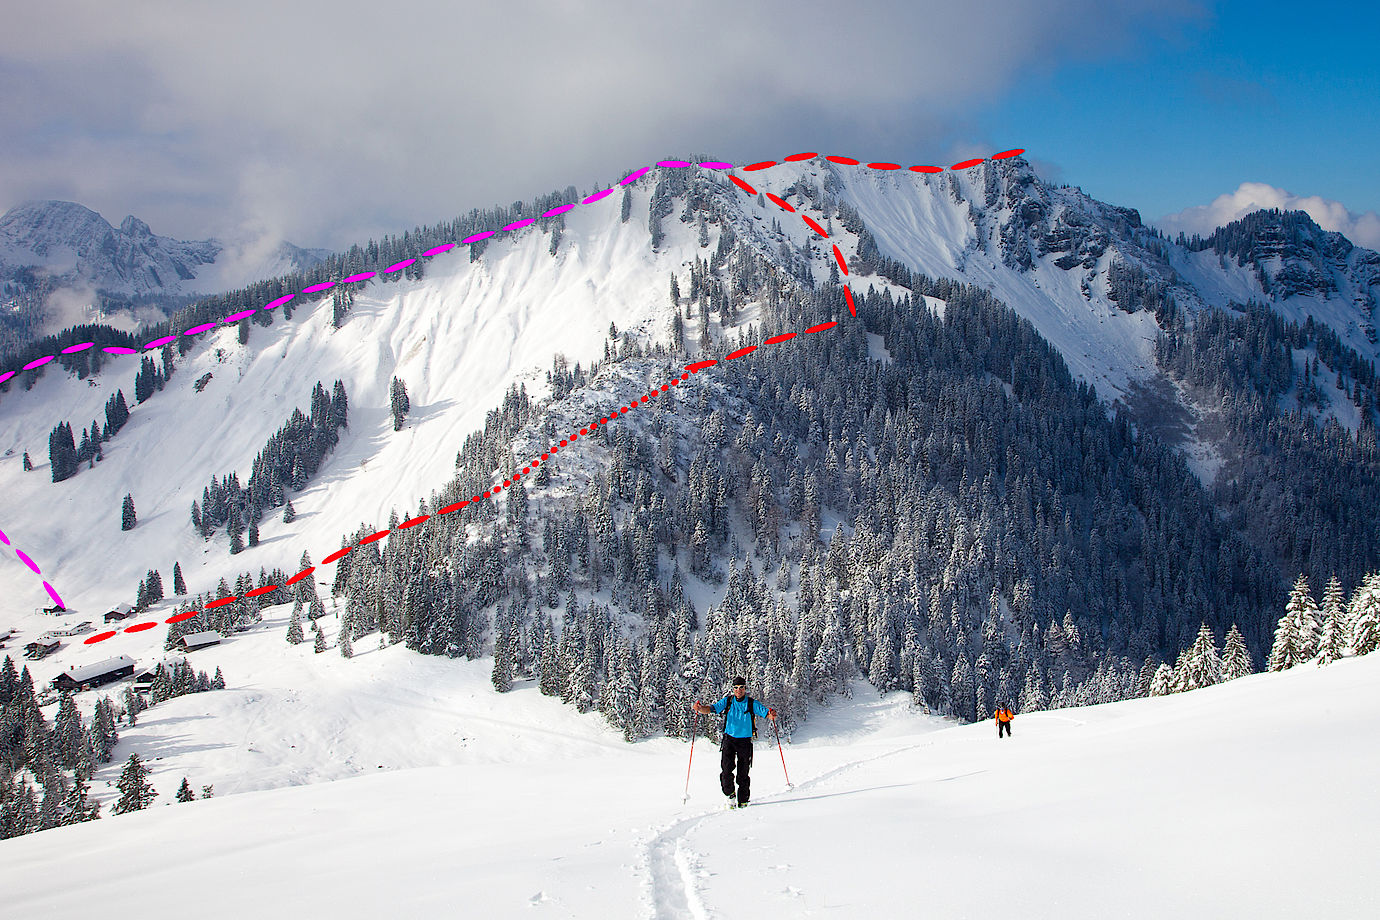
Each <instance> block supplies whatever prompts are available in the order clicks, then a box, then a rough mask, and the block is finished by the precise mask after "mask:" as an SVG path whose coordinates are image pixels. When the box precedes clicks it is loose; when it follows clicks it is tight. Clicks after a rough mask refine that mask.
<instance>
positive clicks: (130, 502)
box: [120, 493, 138, 530]
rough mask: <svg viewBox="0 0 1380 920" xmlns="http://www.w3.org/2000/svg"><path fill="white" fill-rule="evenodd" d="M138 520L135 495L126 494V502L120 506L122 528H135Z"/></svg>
mask: <svg viewBox="0 0 1380 920" xmlns="http://www.w3.org/2000/svg"><path fill="white" fill-rule="evenodd" d="M136 523H138V520H137V518H136V516H135V514H134V496H132V495H129V494H128V493H126V494H125V500H124V504H123V505H122V506H121V507H120V529H121V530H133V529H134V525H135V524H136Z"/></svg>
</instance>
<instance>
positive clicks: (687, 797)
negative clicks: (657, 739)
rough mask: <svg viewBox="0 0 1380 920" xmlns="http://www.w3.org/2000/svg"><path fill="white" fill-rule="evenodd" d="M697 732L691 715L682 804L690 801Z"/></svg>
mask: <svg viewBox="0 0 1380 920" xmlns="http://www.w3.org/2000/svg"><path fill="white" fill-rule="evenodd" d="M692 708H693V707H692ZM697 734H699V732H697V731H695V718H694V716H691V717H690V762H689V763H687V764H686V765H685V798H683V799H681V800H680V804H682V805H684V804H685V803H686V802H688V801H690V764H693V763H694V762H695V736H696V735H697ZM783 763H784V761H783Z"/></svg>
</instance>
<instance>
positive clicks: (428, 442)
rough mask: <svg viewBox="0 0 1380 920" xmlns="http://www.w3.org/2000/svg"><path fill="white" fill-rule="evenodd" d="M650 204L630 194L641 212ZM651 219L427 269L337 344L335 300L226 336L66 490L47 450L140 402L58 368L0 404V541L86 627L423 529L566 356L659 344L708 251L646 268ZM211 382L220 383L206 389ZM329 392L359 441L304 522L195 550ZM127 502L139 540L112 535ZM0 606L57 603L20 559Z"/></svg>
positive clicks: (599, 209) (674, 237)
mask: <svg viewBox="0 0 1380 920" xmlns="http://www.w3.org/2000/svg"><path fill="white" fill-rule="evenodd" d="M648 194H649V190H647V189H643V190H640V191H639V192H637V193H635V194H634V199H635V200H636V202H637V207H638V208H639V209H640V213H641V214H642V215H645V214H646V213H647V209H646V201H647V195H648ZM645 220H646V218H645V216H644V217H643V218H642V220H641V221H639V220H636V219H634V220H630V221H629V222H628V223H621V222H620V221H619V211H618V200H617V199H616V198H614V199H611V200H610V202H601V203H600V204H598V205H595V206H591V207H589V208H585V209H582V210H580V211H577V212H573V213H572V214H570V215H568V216H567V220H566V229H565V231H564V233H563V235H562V241H561V246H560V249H559V251H558V253H557V255H556V256H555V258H554V260H553V258H552V256H551V255H550V254H549V236H547V235H545V234H542V233H540V232H537V231H536V230H535V229H530V230H528V231H524V232H521V233H519V234H517V235H515V236H512V237H508V238H505V239H503V240H500V241H496V242H494V243H492V245H490V246H489V247H488V249H487V251H486V252H485V254H484V256H483V257H482V258H481V259H479V260H478V261H475V262H471V261H469V257H468V254H467V250H463V249H461V250H456V251H454V252H451V253H448V254H446V255H443V256H439V257H437V258H435V259H432V260H431V261H430V262H429V263H428V266H427V276H426V278H425V279H423V280H421V281H399V282H392V283H388V284H382V283H375V284H370V285H368V286H366V287H364V288H362V289H361V290H360V291H359V292H358V293H357V295H356V300H355V303H354V306H353V308H352V309H351V310H350V312H349V314H348V315H347V318H346V320H345V322H344V324H343V325H342V327H341V328H340V329H333V328H332V327H331V313H332V309H331V301H330V299H329V298H328V299H326V300H323V301H320V302H319V303H318V304H316V305H314V306H303V307H299V308H298V310H297V312H295V313H294V314H293V317H292V319H291V320H290V321H287V322H284V321H283V320H282V319H281V318H280V319H279V321H278V322H277V323H276V324H275V325H273V326H272V327H269V328H263V327H259V326H254V327H251V328H252V330H253V331H252V334H251V337H250V340H249V343H248V345H247V346H240V345H239V344H238V343H237V342H236V338H235V330H234V329H232V328H227V329H224V330H222V331H220V332H218V333H214V334H213V335H212V337H210V338H206V337H203V339H205V340H204V341H200V342H199V343H198V345H197V346H196V348H195V349H194V350H193V351H192V352H191V353H190V354H189V355H187V356H186V357H185V358H183V359H180V360H179V364H178V370H177V371H176V373H175V374H174V376H173V377H172V379H171V380H170V381H169V383H168V386H167V387H166V388H165V389H164V390H163V391H162V392H159V393H155V394H154V395H153V397H152V398H151V399H149V400H148V401H147V402H145V403H143V404H141V405H139V406H136V407H134V408H133V412H132V414H131V417H130V421H129V423H128V425H127V426H126V427H125V428H124V429H123V430H122V431H121V432H120V433H119V435H118V436H116V438H115V439H113V440H112V441H110V442H109V443H107V444H106V445H105V446H104V456H105V459H104V460H103V461H102V462H100V463H98V464H96V465H95V466H94V467H93V468H91V469H83V470H82V471H81V472H79V473H78V474H77V475H76V476H75V477H73V478H72V479H70V480H67V481H65V482H62V483H56V484H55V483H53V482H51V481H50V480H51V472H50V469H49V467H48V463H47V456H48V451H47V438H48V433H49V432H50V431H51V429H52V427H53V426H54V424H56V423H57V422H58V421H60V420H68V421H70V422H71V424H72V425H73V428H74V429H80V428H83V427H85V426H87V425H89V424H90V422H91V421H92V420H93V419H96V420H99V421H101V422H102V423H104V419H105V416H104V410H103V406H104V404H105V401H106V400H107V399H108V398H109V396H110V395H111V394H113V393H114V392H115V390H116V388H117V387H119V388H123V390H124V393H125V395H126V397H127V399H129V400H130V402H131V403H132V402H133V393H134V391H133V385H132V379H133V374H134V371H135V370H136V368H137V366H136V365H135V364H133V363H131V362H130V359H117V360H115V361H112V362H111V363H110V364H108V365H107V366H106V369H105V370H104V371H103V373H102V374H100V375H98V376H97V377H95V378H92V379H89V380H88V381H86V382H79V381H76V380H75V379H74V378H69V377H68V376H67V375H65V374H63V373H62V372H60V371H59V372H56V373H51V372H50V373H48V374H47V375H45V376H44V377H43V378H42V379H41V380H40V381H39V382H38V384H37V385H36V386H35V387H34V388H33V390H32V391H29V392H24V391H22V389H20V388H15V389H14V390H13V391H12V392H11V393H10V394H8V395H7V396H5V397H4V399H3V401H0V419H3V425H0V494H3V495H4V502H3V517H2V518H0V530H3V531H4V532H5V533H6V534H7V535H8V536H9V537H10V538H11V540H12V541H13V542H14V545H15V546H16V547H17V548H20V549H22V550H23V551H24V552H25V553H27V554H28V555H29V556H31V557H32V558H33V559H34V560H35V562H37V563H38V564H39V566H40V567H42V568H43V569H44V570H45V572H46V573H48V574H49V576H50V577H51V580H52V582H53V584H55V585H56V586H57V587H58V589H59V591H60V592H61V594H62V596H63V599H64V600H65V601H66V602H67V603H68V605H69V607H71V608H73V609H75V610H77V611H81V612H83V615H84V616H88V617H89V616H90V614H92V613H100V612H103V611H105V610H107V609H109V608H110V607H111V606H113V605H114V604H115V603H117V602H119V601H132V600H133V596H134V592H135V589H136V587H137V585H138V583H139V581H140V580H141V579H142V578H143V577H144V574H145V572H146V571H147V570H149V569H158V570H159V571H160V572H161V574H162V575H163V580H164V583H165V585H168V586H170V585H171V581H170V578H171V571H172V566H173V563H174V562H178V561H180V562H181V564H182V569H183V571H184V573H185V575H186V579H187V585H188V587H189V589H190V590H191V591H192V592H193V593H196V592H200V591H211V590H214V588H215V586H216V584H217V582H218V581H219V579H220V578H221V577H223V576H228V577H230V578H231V579H232V580H233V576H234V574H235V573H238V572H241V571H244V570H246V569H249V570H252V571H257V570H258V569H259V568H260V567H267V568H269V569H272V568H273V567H274V566H279V567H281V568H283V569H284V570H285V571H294V572H295V571H297V569H296V563H297V560H298V558H299V557H300V556H301V554H302V552H303V551H304V550H305V551H308V552H310V553H311V554H312V558H313V559H315V560H320V559H321V558H322V557H323V556H325V555H326V554H327V553H329V552H331V551H332V550H333V549H334V548H336V547H337V546H339V541H340V537H341V535H342V534H344V533H346V532H353V531H354V530H355V528H356V527H358V526H359V525H360V524H361V523H370V524H377V525H379V526H385V525H386V522H387V519H388V514H389V512H390V511H391V510H394V509H396V510H397V511H398V512H399V513H400V514H402V515H404V516H407V515H408V514H409V513H411V512H414V511H415V509H416V508H417V504H418V502H419V500H421V499H423V498H426V497H428V496H429V495H430V494H431V493H432V491H433V490H435V489H439V488H440V487H441V486H443V485H444V484H445V483H446V482H447V480H448V479H449V478H450V476H451V475H452V474H453V472H454V463H455V457H456V454H457V452H458V451H459V449H460V447H461V445H462V444H463V442H464V439H465V437H466V436H467V435H468V434H469V433H471V432H472V431H474V430H475V429H477V428H482V427H483V423H484V416H485V413H486V412H487V411H489V410H490V409H492V408H494V407H495V406H497V405H498V404H499V403H500V402H501V401H502V396H503V393H504V392H505V391H506V390H507V389H508V388H509V387H510V386H512V385H514V384H517V383H523V384H524V385H525V386H527V388H528V390H529V392H534V393H538V392H540V391H541V390H542V389H544V386H545V372H546V371H547V370H549V369H550V368H551V364H552V359H553V356H554V355H555V354H556V353H558V352H561V353H564V354H565V355H566V356H567V357H568V358H569V361H570V364H571V365H572V366H573V365H574V364H575V363H576V362H581V363H583V364H584V365H585V366H586V367H587V366H588V365H589V363H590V362H591V361H592V360H594V359H598V358H602V357H603V345H604V343H605V341H606V340H607V334H608V329H609V325H610V323H616V324H617V327H618V329H619V330H620V334H621V332H622V331H624V330H632V331H634V332H638V331H640V332H641V333H643V334H646V335H647V336H648V337H649V338H650V337H653V336H655V335H660V336H664V335H665V331H666V329H667V328H668V326H669V320H668V314H669V311H670V305H669V302H668V297H667V280H668V277H669V274H670V272H671V271H672V270H673V269H677V270H679V269H681V268H682V266H683V265H684V264H685V263H686V262H688V261H690V260H691V259H692V258H693V257H694V255H695V254H697V253H699V252H700V249H699V248H698V246H697V245H696V242H695V240H694V232H693V231H692V230H691V229H689V228H687V227H686V226H684V225H682V224H680V223H679V222H675V221H668V222H667V224H668V227H667V238H666V241H665V243H664V245H663V247H662V250H661V251H660V252H659V253H655V254H654V253H653V252H652V251H651V249H650V247H649V245H648V237H647V227H646V223H645ZM207 373H209V374H211V375H212V377H211V380H210V381H209V382H208V383H207V384H206V386H205V387H204V389H203V390H202V391H201V392H199V393H198V392H196V389H195V387H194V384H195V383H196V381H197V380H198V379H199V378H201V377H202V376H203V375H205V374H207ZM394 375H396V376H398V377H399V378H401V379H402V380H403V381H404V383H405V384H406V386H407V390H408V394H409V397H410V400H411V404H412V411H411V413H410V414H409V416H408V419H407V423H406V425H405V426H404V428H403V429H402V430H401V431H399V432H394V431H393V426H392V420H391V417H390V415H389V409H388V406H389V384H390V381H391V379H392V377H393V376H394ZM337 378H339V379H341V380H343V382H344V384H345V387H346V391H347V393H348V396H349V405H350V416H349V430H348V431H347V432H342V439H341V442H340V444H339V445H338V446H337V447H336V449H335V450H334V452H333V453H332V454H331V455H330V456H329V458H328V459H327V461H326V463H325V465H324V466H323V468H322V470H321V471H320V472H319V473H318V475H317V477H316V479H315V480H314V481H313V482H312V483H311V484H310V485H309V486H308V488H307V489H306V490H305V491H304V492H302V493H294V494H293V495H292V496H291V497H292V501H293V505H294V508H295V510H296V512H297V520H296V521H295V522H294V523H293V524H291V525H284V524H283V523H282V522H281V520H279V519H278V518H276V517H268V518H266V519H265V521H264V523H263V525H262V533H261V537H262V543H261V544H260V545H259V546H258V547H255V548H252V549H249V550H246V551H245V552H244V553H242V554H240V555H238V556H233V557H232V556H230V555H229V553H228V550H227V544H226V542H225V537H224V535H223V534H222V535H221V536H220V537H219V538H218V539H216V540H213V541H212V542H211V543H209V544H208V543H205V542H203V541H202V540H201V538H200V537H199V536H197V535H196V534H195V533H194V532H193V530H192V527H191V524H190V520H191V518H190V511H191V505H192V502H193V501H194V500H199V499H200V498H201V494H202V489H203V488H204V487H205V486H207V485H208V484H209V483H210V480H211V477H212V475H217V476H223V475H225V474H227V473H229V472H230V471H232V470H234V471H238V473H239V476H240V480H241V482H244V481H245V480H246V479H247V477H248V472H249V470H250V467H251V464H252V462H253V459H254V456H255V454H256V453H257V452H258V451H259V450H261V449H262V447H263V444H264V442H265V441H266V439H267V438H268V437H269V436H270V435H271V434H272V433H273V432H274V431H275V430H276V429H277V428H278V427H279V426H280V425H282V424H283V423H284V422H285V421H286V420H287V418H288V416H289V415H290V414H291V412H292V409H293V407H294V406H298V407H302V408H303V410H304V411H306V410H307V409H308V408H309V396H310V393H311V389H312V387H313V386H314V385H315V383H316V382H317V381H318V380H320V381H323V382H324V384H325V386H326V388H327V390H328V391H329V390H330V388H331V383H332V381H333V380H335V379H337ZM26 450H27V451H28V452H29V454H30V456H31V457H32V459H33V461H34V463H35V467H36V468H35V469H34V470H33V471H32V472H29V473H25V472H23V471H22V468H21V460H22V457H23V454H24V452H25V451H26ZM126 493H130V494H131V495H132V496H133V498H134V503H135V508H136V511H137V514H138V520H139V523H138V526H137V527H136V528H135V529H134V530H132V531H129V532H121V531H120V517H119V511H120V502H121V499H122V497H123V496H124V495H125V494H126ZM323 577H329V576H324V575H323ZM0 595H2V596H4V597H6V598H7V601H6V602H5V607H6V608H7V609H6V614H8V615H10V618H11V619H12V620H14V621H13V622H11V623H8V624H5V623H0V625H13V626H16V627H24V628H25V629H26V630H31V631H33V632H34V633H35V634H37V633H38V632H42V631H43V630H44V629H46V628H47V625H46V624H47V622H48V621H46V620H37V621H30V620H28V619H25V617H27V616H30V615H32V613H31V612H32V611H33V609H34V608H35V607H37V606H39V605H40V604H47V603H50V602H49V601H48V600H46V595H45V594H44V592H43V589H42V586H41V584H40V582H39V580H38V579H37V578H35V577H34V576H33V574H32V573H31V572H30V571H29V570H28V569H27V568H25V567H24V566H23V565H21V564H20V563H19V562H18V560H17V559H15V558H14V556H13V554H10V553H6V554H5V558H4V560H3V561H0ZM156 632H159V633H160V634H159V635H158V636H155V635H154V634H153V633H146V634H143V635H142V636H138V635H122V636H121V637H120V638H119V639H118V640H110V641H108V642H106V643H104V645H103V646H101V648H100V649H99V651H100V652H101V653H102V657H103V656H104V654H105V653H109V654H118V653H120V652H122V651H124V650H125V648H124V646H125V645H126V644H128V645H129V646H131V647H135V649H136V651H135V654H137V653H138V651H139V649H140V648H142V646H144V645H149V646H153V645H158V644H160V643H161V631H156ZM26 641H28V640H26ZM117 644H119V645H121V648H114V646H115V645H117ZM108 646H109V647H110V648H107V647H108ZM95 651H96V650H93V649H87V650H85V652H86V653H87V654H95ZM60 656H61V653H60ZM61 657H65V656H61ZM56 661H57V659H54V662H56ZM70 663H72V662H71V661H63V662H62V667H66V666H67V664H70ZM37 670H39V671H42V670H43V666H42V665H40V666H39V668H38V669H37Z"/></svg>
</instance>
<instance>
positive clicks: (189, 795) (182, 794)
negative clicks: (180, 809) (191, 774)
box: [177, 776, 196, 802]
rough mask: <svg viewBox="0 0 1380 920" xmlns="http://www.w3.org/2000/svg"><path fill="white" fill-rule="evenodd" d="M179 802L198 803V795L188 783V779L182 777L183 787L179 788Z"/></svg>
mask: <svg viewBox="0 0 1380 920" xmlns="http://www.w3.org/2000/svg"><path fill="white" fill-rule="evenodd" d="M177 800H178V801H179V802H194V801H196V793H195V792H193V791H192V785H191V783H189V782H187V777H185V776H184V777H182V785H181V786H178V787H177Z"/></svg>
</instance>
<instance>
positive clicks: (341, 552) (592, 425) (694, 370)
mask: <svg viewBox="0 0 1380 920" xmlns="http://www.w3.org/2000/svg"><path fill="white" fill-rule="evenodd" d="M837 325H838V323H837V322H828V323H820V324H818V325H815V326H811V327H810V328H809V329H806V330H804V332H803V333H796V332H788V333H784V334H782V335H776V336H772V337H771V338H770V339H767V340H766V344H769V345H775V344H777V343H778V342H787V341H790V340H791V339H793V338H795V337H796V336H797V335H805V334H810V333H815V332H824V331H825V330H827V329H832V328H834V327H835V326H837ZM756 350H757V346H756V345H749V346H747V347H746V348H740V349H738V350H737V351H734V352H730V353H729V354H727V355H725V356H724V358H723V360H725V361H732V360H733V359H735V358H741V357H744V356H745V355H749V354H751V353H752V352H754V351H756ZM718 363H719V362H718V361H696V362H694V363H693V364H688V365H686V367H685V370H684V371H683V372H682V373H681V375H680V376H679V377H676V378H674V379H672V380H671V382H670V383H663V384H662V385H661V386H660V387H659V388H657V389H654V390H651V391H650V392H648V393H647V394H646V395H645V396H642V397H640V398H638V399H634V400H633V401H632V402H630V403H628V404H627V405H626V406H623V407H621V408H619V409H616V410H615V411H613V412H610V413H609V414H608V415H605V416H604V417H603V418H600V419H596V420H593V421H591V422H589V423H588V424H586V425H584V426H582V427H581V428H580V430H579V431H572V432H571V433H570V435H569V436H568V437H565V438H561V440H560V442H559V443H557V444H552V445H551V446H550V447H548V448H547V449H546V450H545V451H543V452H542V455H541V456H540V457H534V458H533V459H532V461H531V462H530V463H528V464H527V465H526V466H524V467H523V468H522V469H521V470H516V471H514V472H513V473H511V474H509V476H508V478H507V479H505V480H503V482H501V483H499V484H498V485H496V486H494V487H493V488H491V489H489V491H487V492H482V493H480V494H479V495H474V496H471V497H470V498H467V499H465V500H464V501H458V502H455V503H454V504H451V505H446V506H445V507H444V508H440V509H438V510H437V511H436V512H435V513H434V514H423V515H420V516H418V517H414V518H410V519H408V520H406V521H403V522H402V523H401V524H399V525H398V526H397V527H396V528H395V529H396V530H407V529H408V528H409V527H416V526H417V525H419V524H424V523H426V522H427V521H429V520H431V519H432V518H434V517H440V516H441V515H443V514H452V513H454V512H456V511H459V510H460V509H462V508H465V507H468V506H469V505H473V504H477V503H478V502H481V501H485V500H487V499H490V498H492V497H493V496H496V495H498V493H499V492H502V491H503V490H504V489H511V488H512V487H513V486H515V485H517V484H518V482H519V481H520V480H521V479H522V478H523V477H524V476H529V475H531V474H532V472H533V471H534V470H536V469H537V468H538V467H540V466H541V464H542V462H543V461H545V460H548V459H549V458H550V457H551V455H552V454H555V453H558V452H559V451H560V449H561V448H562V447H567V446H569V445H571V444H573V443H575V442H576V441H578V440H579V439H580V438H581V437H582V436H586V435H590V434H593V433H594V432H595V430H597V429H598V428H599V427H600V426H601V425H608V423H609V422H611V421H614V420H615V419H618V418H620V417H622V416H624V415H627V414H628V413H629V412H632V411H633V410H634V409H638V408H640V407H641V406H643V405H646V404H647V403H648V402H649V401H651V400H652V399H655V398H656V397H658V396H660V395H661V394H663V393H667V392H669V391H670V389H671V387H674V386H680V384H682V383H684V382H685V381H686V380H689V379H690V376H691V375H692V374H698V373H699V372H700V371H702V370H706V369H708V368H711V367H713V366H715V365H716V364H718ZM390 533H393V530H380V531H378V532H377V533H372V534H370V535H369V536H367V537H364V538H363V539H361V540H360V541H359V542H358V543H355V544H354V545H352V546H345V547H341V548H340V549H338V550H336V551H335V552H333V553H331V554H330V555H329V556H327V557H326V558H325V559H322V560H321V563H320V564H321V565H323V566H324V565H331V564H332V563H335V562H338V561H340V560H341V559H343V558H344V557H345V556H346V555H347V554H349V553H350V552H351V551H353V550H354V549H355V548H356V547H359V546H367V545H369V544H370V543H376V542H378V541H379V540H382V539H383V538H384V537H386V536H388V535H389V534H390ZM316 569H317V566H314V565H313V566H308V567H307V568H305V569H303V570H302V571H300V572H298V573H297V574H296V575H294V576H292V577H291V578H289V579H288V580H287V581H285V582H283V584H282V586H281V587H288V586H290V585H295V584H297V582H299V581H301V580H302V579H304V578H308V577H310V575H311V574H312V572H315V571H316ZM279 587H280V586H279V585H265V586H264V587H262V588H256V589H255V590H253V591H249V592H246V593H245V594H243V595H229V596H227V597H222V598H220V599H218V600H214V601H211V602H210V603H208V604H207V605H206V606H205V607H204V608H202V609H203V610H214V609H215V608H217V607H224V606H225V605H226V604H232V603H234V602H235V601H237V600H240V599H241V598H250V597H258V596H259V595H261V594H267V593H269V592H270V591H276V590H278V588H279ZM201 612H202V611H201V610H189V611H186V612H185V613H179V614H177V615H176V616H173V617H169V618H168V619H166V620H164V621H163V623H165V624H171V623H180V622H181V621H183V620H189V619H191V618H192V617H194V616H196V615H197V614H199V613H201ZM157 625H158V622H157V621H150V622H147V623H135V624H134V625H133V626H127V627H125V628H124V629H123V630H120V631H116V630H110V631H108V632H103V633H97V634H96V635H94V636H91V637H90V638H88V639H85V640H83V644H85V645H92V644H94V643H96V642H104V641H105V640H106V639H109V638H111V637H112V636H115V635H117V632H121V631H122V632H127V633H133V632H142V631H144V630H146V629H152V628H153V627H155V626H157Z"/></svg>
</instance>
